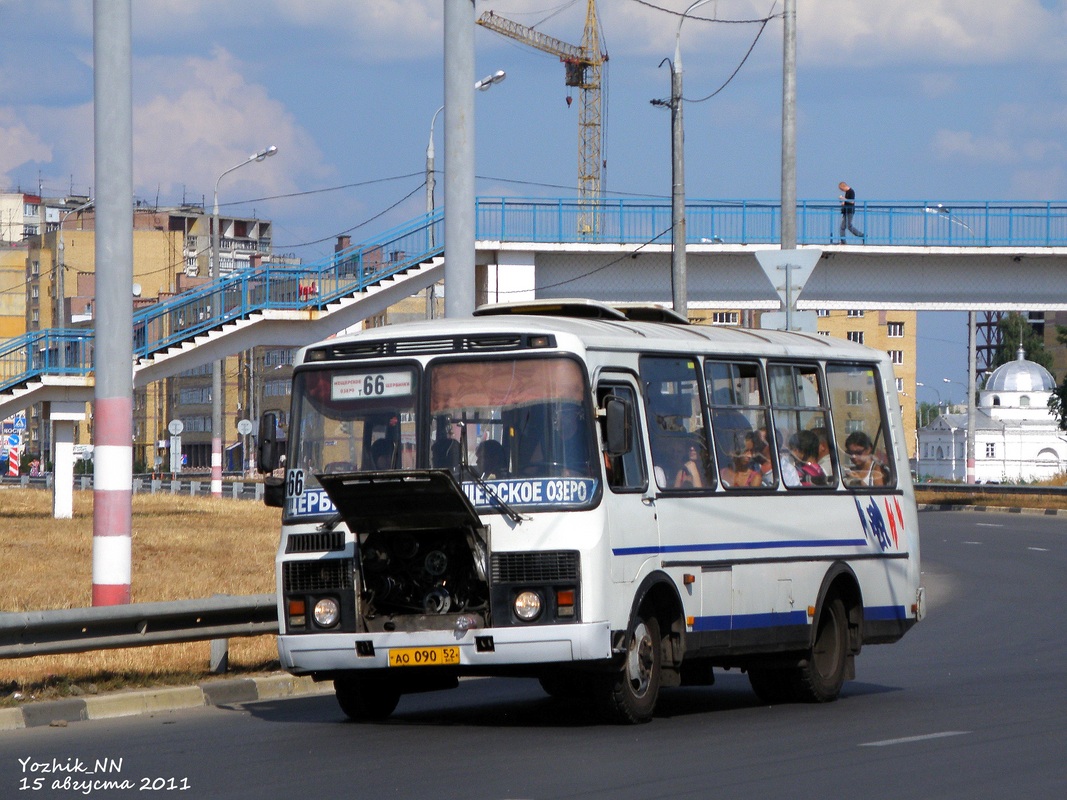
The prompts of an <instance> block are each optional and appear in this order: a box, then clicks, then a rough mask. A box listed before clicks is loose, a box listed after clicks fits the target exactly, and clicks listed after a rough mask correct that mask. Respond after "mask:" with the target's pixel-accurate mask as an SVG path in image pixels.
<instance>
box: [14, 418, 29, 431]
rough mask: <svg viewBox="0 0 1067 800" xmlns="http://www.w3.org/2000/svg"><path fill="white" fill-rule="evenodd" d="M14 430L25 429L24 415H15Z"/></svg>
mask: <svg viewBox="0 0 1067 800" xmlns="http://www.w3.org/2000/svg"><path fill="white" fill-rule="evenodd" d="M15 430H17V431H24V430H26V417H25V416H18V417H15Z"/></svg>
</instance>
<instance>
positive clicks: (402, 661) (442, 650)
mask: <svg viewBox="0 0 1067 800" xmlns="http://www.w3.org/2000/svg"><path fill="white" fill-rule="evenodd" d="M458 663H459V648H458V647H394V648H392V649H391V650H390V651H389V666H390V667H440V666H445V665H448V664H458Z"/></svg>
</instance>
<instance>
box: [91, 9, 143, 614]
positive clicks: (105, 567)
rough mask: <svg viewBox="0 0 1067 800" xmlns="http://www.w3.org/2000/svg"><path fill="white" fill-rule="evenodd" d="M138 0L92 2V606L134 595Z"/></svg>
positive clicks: (118, 602) (119, 602) (108, 603)
mask: <svg viewBox="0 0 1067 800" xmlns="http://www.w3.org/2000/svg"><path fill="white" fill-rule="evenodd" d="M131 27H132V13H131V0H111V2H97V3H94V4H93V66H94V75H93V100H94V102H93V122H94V126H95V129H94V150H95V171H96V176H95V177H96V187H97V194H96V251H95V255H96V313H95V325H96V343H95V355H94V359H93V361H94V363H93V366H94V368H95V370H96V388H95V392H94V394H95V407H94V416H93V444H94V447H93V605H94V606H102V605H118V604H122V603H129V602H130V571H131V570H130V563H131V550H132V547H131V541H132V539H131V530H132V525H131V523H132V517H133V337H132V335H131V331H132V330H133V297H132V289H133V81H132V73H131V35H130V31H131Z"/></svg>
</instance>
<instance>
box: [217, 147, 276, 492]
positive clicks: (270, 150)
mask: <svg viewBox="0 0 1067 800" xmlns="http://www.w3.org/2000/svg"><path fill="white" fill-rule="evenodd" d="M277 152H278V148H277V147H275V146H274V145H271V146H270V147H267V148H266V149H264V150H260V151H259V152H258V153H253V154H252V155H250V156H249V157H248V158H246V159H245V160H244V161H242V162H241V163H239V164H235V165H234V166H232V167H230V168H229V169H228V170H225V171H224V172H223V173H222V174H221V175H219V177H218V178H216V179H215V192H214V202H213V204H212V210H211V272H210V276H211V282H212V284H213V285H214V282H215V281H216V280H218V278H219V274H220V269H219V267H220V264H219V181H221V180H222V179H223V178H225V177H226V176H227V175H229V174H230V173H231V172H233V171H234V170H235V169H240V168H241V167H243V166H245V165H246V164H252V163H258V162H260V161H263V160H264V159H266V158H269V157H270V156H272V155H274V154H275V153H277ZM216 302H218V301H216ZM219 310H220V309H219V308H216V309H215V313H218V312H219ZM211 494H212V496H214V497H222V361H221V360H218V361H215V362H214V363H212V365H211Z"/></svg>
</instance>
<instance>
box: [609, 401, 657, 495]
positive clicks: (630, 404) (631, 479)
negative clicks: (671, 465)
mask: <svg viewBox="0 0 1067 800" xmlns="http://www.w3.org/2000/svg"><path fill="white" fill-rule="evenodd" d="M610 397H617V398H619V399H620V400H623V401H624V402H625V405H626V413H627V414H628V415H629V425H630V430H631V431H632V437H631V445H632V446H631V447H630V449H629V450H628V451H627V452H625V453H623V454H621V455H612V454H609V453H607V452H606V451H605V452H604V468H605V474H606V475H607V478H606V481H607V485H608V486H609V487H610V488H611V489H612V490H613V491H626V490H632V491H640V490H643V489H644V488H645V486H647V485H648V478H647V476H646V475H645V467H644V463H645V462H644V452H643V449H642V447H641V440H642V437H641V435H640V428H639V426H638V420H637V398H636V396H635V393H634V390H633V388H631V387H630V386H627V385H625V384H601V385H600V386H599V387H598V389H597V405H599V406H600V407H601V408H603V407H604V404H605V402H606V401H607V399H608V398H610ZM604 424H605V420H604V419H603V418H601V431H600V433H601V440H602V441H603V442H604V443H605V445H606V444H607V440H608V437H607V431H606V430H604V427H603V426H604Z"/></svg>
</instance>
